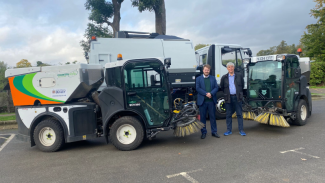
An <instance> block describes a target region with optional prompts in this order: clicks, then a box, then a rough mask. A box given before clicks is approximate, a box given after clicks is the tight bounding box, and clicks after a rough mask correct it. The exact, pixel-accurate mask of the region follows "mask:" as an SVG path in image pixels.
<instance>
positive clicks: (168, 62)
mask: <svg viewBox="0 0 325 183" xmlns="http://www.w3.org/2000/svg"><path fill="white" fill-rule="evenodd" d="M171 64H172V59H171V58H165V60H164V65H165V66H166V68H169V67H170V65H171Z"/></svg>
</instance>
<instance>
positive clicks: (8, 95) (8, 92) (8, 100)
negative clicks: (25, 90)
mask: <svg viewBox="0 0 325 183" xmlns="http://www.w3.org/2000/svg"><path fill="white" fill-rule="evenodd" d="M7 112H8V113H10V90H7Z"/></svg>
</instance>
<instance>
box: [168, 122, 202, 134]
mask: <svg viewBox="0 0 325 183" xmlns="http://www.w3.org/2000/svg"><path fill="white" fill-rule="evenodd" d="M203 127H204V124H203V123H202V122H201V121H199V120H197V119H196V118H195V117H193V118H192V120H191V121H189V122H179V123H177V124H176V128H175V130H174V135H175V136H176V137H184V136H187V135H191V134H193V133H196V132H200V131H201V129H202V128H203Z"/></svg>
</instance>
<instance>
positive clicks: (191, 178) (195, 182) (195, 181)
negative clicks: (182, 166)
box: [166, 169, 203, 183]
mask: <svg viewBox="0 0 325 183" xmlns="http://www.w3.org/2000/svg"><path fill="white" fill-rule="evenodd" d="M199 171H203V170H202V169H198V170H192V171H189V172H181V173H177V174H173V175H167V176H166V177H167V178H173V177H177V176H180V175H181V176H183V177H184V178H186V179H187V180H188V181H190V182H192V183H199V182H198V181H197V180H195V179H194V178H193V177H191V176H189V175H188V174H189V173H194V172H199Z"/></svg>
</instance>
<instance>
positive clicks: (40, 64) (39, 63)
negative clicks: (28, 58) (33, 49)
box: [36, 61, 51, 67]
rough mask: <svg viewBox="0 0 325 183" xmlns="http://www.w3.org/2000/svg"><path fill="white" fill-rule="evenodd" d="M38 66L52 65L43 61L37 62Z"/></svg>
mask: <svg viewBox="0 0 325 183" xmlns="http://www.w3.org/2000/svg"><path fill="white" fill-rule="evenodd" d="M36 65H37V67H44V66H51V65H50V64H46V63H43V62H42V61H37V62H36Z"/></svg>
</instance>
